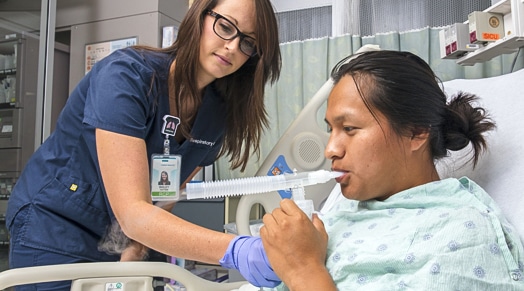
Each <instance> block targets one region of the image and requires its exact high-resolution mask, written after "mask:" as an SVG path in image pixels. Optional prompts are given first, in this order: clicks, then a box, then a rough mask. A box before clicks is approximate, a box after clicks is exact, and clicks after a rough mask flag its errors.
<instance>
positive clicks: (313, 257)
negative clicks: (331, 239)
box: [260, 199, 336, 290]
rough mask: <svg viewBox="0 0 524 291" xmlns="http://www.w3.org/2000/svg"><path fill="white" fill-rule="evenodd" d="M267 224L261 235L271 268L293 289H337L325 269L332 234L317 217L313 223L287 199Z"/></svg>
mask: <svg viewBox="0 0 524 291" xmlns="http://www.w3.org/2000/svg"><path fill="white" fill-rule="evenodd" d="M263 221H264V226H263V227H262V228H261V229H260V236H261V237H262V241H263V243H264V249H265V250H266V253H267V256H268V258H269V261H270V263H271V267H272V268H273V270H274V271H275V272H276V274H277V275H278V276H279V277H280V278H281V279H282V281H284V283H286V285H287V286H288V287H289V288H290V289H291V290H336V289H335V285H334V284H333V280H332V279H331V277H330V276H329V273H328V272H327V270H326V268H325V260H326V251H327V242H328V235H327V233H326V230H325V228H324V223H323V222H322V221H321V220H320V219H319V218H318V217H317V216H316V215H313V220H312V221H311V220H309V218H308V217H307V216H306V214H305V213H304V212H302V210H300V208H298V206H297V205H296V204H295V203H294V202H293V201H291V200H289V199H283V200H282V201H281V202H280V208H277V209H275V210H273V212H272V213H270V214H266V215H264V218H263Z"/></svg>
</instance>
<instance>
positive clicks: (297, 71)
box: [215, 28, 524, 179]
mask: <svg viewBox="0 0 524 291" xmlns="http://www.w3.org/2000/svg"><path fill="white" fill-rule="evenodd" d="M441 29H442V28H425V29H421V30H416V31H409V32H402V33H399V32H392V33H385V34H376V35H374V36H369V37H360V36H351V35H344V36H339V37H334V38H328V37H326V38H321V39H314V40H306V41H296V42H290V43H285V44H281V46H280V48H281V52H282V72H281V75H280V79H279V80H278V82H277V83H275V84H273V85H272V86H268V87H267V88H266V96H265V102H266V109H267V111H268V115H269V121H270V128H268V129H267V130H266V132H265V134H264V136H263V137H262V143H261V156H260V159H259V160H258V161H257V157H256V156H253V157H252V159H251V162H250V163H249V165H248V167H247V168H246V171H245V172H244V173H241V172H240V171H238V170H235V171H231V170H230V169H229V162H228V160H227V159H226V158H221V159H219V160H218V161H217V162H216V163H215V166H216V168H215V169H216V174H217V177H216V178H217V179H231V178H239V177H251V176H254V175H255V173H256V172H257V170H258V168H259V166H260V165H261V164H262V162H263V161H264V159H265V157H266V156H267V155H268V154H269V152H270V151H271V149H272V148H273V147H274V146H275V144H276V143H277V141H278V140H279V138H280V136H281V135H282V134H283V133H284V132H285V130H286V129H287V128H288V126H289V125H290V124H291V123H292V122H293V120H294V118H295V117H296V116H297V115H298V113H299V112H300V111H301V110H302V108H303V107H304V105H305V104H307V102H308V101H309V100H310V99H311V98H312V97H313V95H314V94H315V93H316V92H317V91H318V89H319V88H320V87H321V86H322V85H323V84H324V83H325V82H326V80H328V78H329V73H330V72H331V69H332V68H333V66H334V65H335V64H336V63H337V62H338V61H340V60H341V59H342V58H344V57H346V56H348V55H350V54H353V53H354V52H355V51H357V50H358V49H359V48H360V47H361V46H363V45H365V44H375V45H379V46H380V48H381V49H386V50H401V51H409V52H412V53H414V54H416V55H418V56H420V57H421V58H423V59H424V60H425V61H426V62H428V63H429V64H430V66H431V67H432V68H433V70H434V71H435V73H436V74H437V76H438V77H439V78H440V79H441V80H442V81H443V82H444V81H448V80H453V79H478V78H486V77H493V76H498V75H503V74H507V73H510V72H512V71H517V70H519V69H522V68H523V67H524V57H523V56H522V55H523V54H518V53H512V54H506V55H501V56H498V57H495V58H493V59H492V60H490V61H487V62H484V63H479V64H476V65H473V66H460V65H457V64H456V63H455V60H443V59H441V58H440V48H439V31H440V30H441ZM323 118H324V117H323V115H322V116H317V119H318V120H319V122H323V121H322V120H323Z"/></svg>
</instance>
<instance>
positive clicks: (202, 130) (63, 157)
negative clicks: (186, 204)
mask: <svg viewBox="0 0 524 291" xmlns="http://www.w3.org/2000/svg"><path fill="white" fill-rule="evenodd" d="M172 61H173V58H172V57H170V56H169V55H167V54H165V53H159V52H150V51H144V50H135V49H132V48H126V49H121V50H118V51H115V52H113V53H112V54H111V55H109V56H107V57H105V58H104V59H102V60H101V61H99V62H97V63H96V64H95V65H94V66H93V68H92V70H91V71H90V72H89V73H88V74H87V75H86V76H85V77H84V78H83V79H82V80H81V81H80V83H79V84H78V86H77V87H76V88H75V90H74V91H73V92H72V94H71V96H70V97H69V99H68V101H67V103H66V105H65V107H64V109H63V110H62V112H61V114H60V116H59V119H58V121H57V126H56V129H55V131H54V132H53V133H52V134H51V135H50V136H49V138H48V139H47V140H46V141H45V142H44V144H42V145H41V146H40V147H39V148H38V150H37V151H36V152H35V153H34V154H33V156H32V157H31V159H30V160H29V162H28V163H27V165H26V166H25V168H24V171H23V172H22V174H21V177H20V178H19V179H18V181H17V183H16V185H15V187H14V188H13V192H12V195H11V198H10V200H9V202H8V209H7V220H6V224H7V226H8V227H11V226H12V225H13V221H14V220H17V223H16V224H17V225H23V226H22V227H23V230H22V231H20V233H21V235H20V240H19V242H20V243H21V244H22V245H25V246H28V247H33V248H37V249H41V250H46V251H52V252H56V253H60V254H65V255H70V256H73V257H77V258H81V259H86V260H88V261H113V260H118V257H115V256H111V255H108V254H105V253H102V252H99V251H98V250H97V244H98V242H99V241H100V239H101V237H102V236H103V235H104V233H105V231H106V228H107V227H108V226H109V225H110V223H111V221H112V220H114V214H113V212H112V210H111V207H110V205H109V202H108V200H107V195H106V193H105V189H104V186H103V183H102V179H101V175H100V168H99V164H98V158H97V152H96V145H95V128H101V129H104V130H108V131H112V132H116V133H120V134H124V135H130V136H133V137H137V138H141V139H144V140H145V142H146V145H147V154H148V160H150V157H151V155H152V154H161V153H163V145H164V139H165V136H164V135H162V134H161V129H162V126H163V122H164V120H163V117H164V116H165V115H169V114H170V112H169V109H170V106H169V94H168V83H167V80H168V75H169V66H170V64H171V62H172ZM153 77H154V79H153ZM152 80H154V82H152ZM225 106H226V105H225V102H224V100H223V98H222V97H220V96H219V94H218V93H217V92H216V91H215V90H214V88H213V84H211V85H209V86H208V87H207V88H206V89H205V94H204V96H203V100H202V105H201V106H200V108H199V110H198V114H197V117H196V119H195V122H194V124H193V128H192V131H191V135H192V139H190V140H186V141H184V142H183V143H182V144H178V143H177V142H176V141H175V139H174V138H172V137H171V142H170V152H171V154H179V155H182V167H181V177H180V181H181V182H182V181H185V180H186V179H187V178H188V176H189V175H190V174H191V173H192V172H193V170H194V169H195V168H196V167H198V166H207V165H210V164H212V163H213V162H214V161H215V159H216V156H217V154H218V152H219V150H220V148H221V146H222V138H223V135H224V127H225V115H226V107H225ZM183 122H184V120H181V123H183ZM122 151H126V149H125V148H123V149H122ZM114 162H118V161H114ZM125 183H128V182H125ZM129 183H130V182H129ZM75 185H76V186H75ZM151 235H158V234H151Z"/></svg>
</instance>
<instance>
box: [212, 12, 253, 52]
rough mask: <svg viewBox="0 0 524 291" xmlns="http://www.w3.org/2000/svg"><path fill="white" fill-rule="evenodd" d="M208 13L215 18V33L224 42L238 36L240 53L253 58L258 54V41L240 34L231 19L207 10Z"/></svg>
mask: <svg viewBox="0 0 524 291" xmlns="http://www.w3.org/2000/svg"><path fill="white" fill-rule="evenodd" d="M206 13H207V14H209V15H211V16H213V17H214V18H215V23H213V31H214V32H215V34H216V35H217V36H218V37H220V38H221V39H223V40H232V39H235V38H236V37H237V36H238V37H240V45H239V46H240V51H241V52H243V53H244V54H245V55H247V56H249V57H252V56H254V55H256V54H257V45H256V40H255V39H254V38H252V37H250V36H248V35H246V34H243V33H242V32H240V30H239V29H238V27H237V26H236V25H235V24H233V22H231V21H230V20H229V19H227V18H225V17H224V16H222V15H220V14H218V13H216V12H215V11H212V10H206Z"/></svg>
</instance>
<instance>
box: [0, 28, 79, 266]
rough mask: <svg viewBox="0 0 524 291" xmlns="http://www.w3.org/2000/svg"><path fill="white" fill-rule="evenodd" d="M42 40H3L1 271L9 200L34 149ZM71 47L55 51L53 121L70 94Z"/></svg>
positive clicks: (0, 65)
mask: <svg viewBox="0 0 524 291" xmlns="http://www.w3.org/2000/svg"><path fill="white" fill-rule="evenodd" d="M38 49H39V40H38V39H35V38H31V37H27V36H20V37H15V38H12V39H7V40H2V41H0V272H1V271H3V270H5V269H7V266H8V262H7V253H8V247H9V236H8V233H7V228H6V226H5V213H6V209H7V200H8V199H9V197H10V195H11V191H12V189H13V187H14V185H15V183H16V180H17V178H18V177H19V176H20V173H21V172H22V170H23V167H24V165H25V163H26V162H27V160H28V159H29V157H30V156H31V154H32V153H33V152H34V150H35V131H36V130H40V129H38V128H36V119H35V116H36V110H37V105H36V104H37V100H36V96H37V94H36V93H37V82H38V80H37V75H38V56H39V53H38ZM68 72H69V50H68V48H67V47H66V46H64V45H61V44H58V46H57V48H56V49H55V54H54V77H53V105H52V109H51V111H52V112H47V113H46V114H51V116H52V118H51V119H52V121H55V120H56V117H57V116H58V112H59V111H60V110H61V108H62V107H63V105H64V104H65V101H66V99H67V96H68V87H69V85H68V83H69V75H68Z"/></svg>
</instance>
